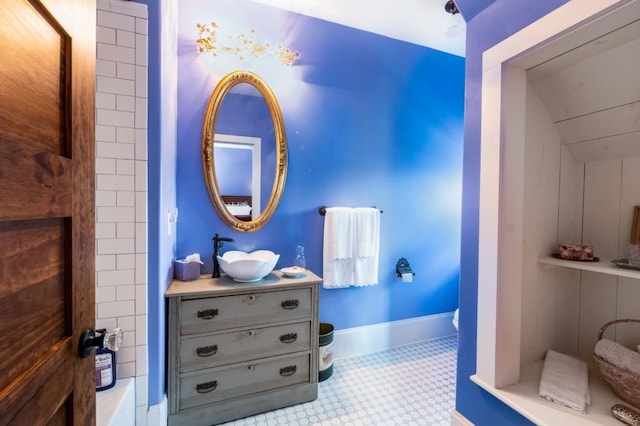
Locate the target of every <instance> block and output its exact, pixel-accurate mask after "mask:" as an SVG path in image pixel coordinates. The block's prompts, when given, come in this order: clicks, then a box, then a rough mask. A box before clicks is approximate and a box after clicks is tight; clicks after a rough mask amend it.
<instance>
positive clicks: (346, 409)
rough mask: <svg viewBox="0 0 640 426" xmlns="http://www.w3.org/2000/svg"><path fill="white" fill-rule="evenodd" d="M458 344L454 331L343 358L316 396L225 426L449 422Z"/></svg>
mask: <svg viewBox="0 0 640 426" xmlns="http://www.w3.org/2000/svg"><path fill="white" fill-rule="evenodd" d="M457 345H458V342H457V338H456V337H455V336H453V337H446V338H441V339H434V340H429V341H426V342H420V343H415V344H411V345H407V346H401V347H397V348H393V349H389V350H387V351H383V352H377V353H374V354H368V355H363V356H358V357H353V358H343V359H338V360H336V361H335V362H334V365H333V375H332V376H331V377H330V378H329V379H327V380H325V381H323V382H321V383H320V384H319V388H318V398H317V399H316V400H315V401H311V402H307V403H305V404H299V405H294V406H292V407H287V408H282V409H279V410H275V411H270V412H268V413H263V414H258V415H255V416H252V417H246V418H244V419H240V420H236V421H234V422H229V423H225V426H249V425H250V426H272V425H274V426H275V425H287V426H302V425H307V426H313V425H321V426H325V425H349V426H351V425H353V426H358V425H384V426H391V425H402V426H411V425H414V426H431V425H438V426H440V425H442V426H444V425H446V426H449V425H450V423H451V420H450V419H451V411H452V410H453V409H454V406H455V382H456V380H455V375H456V360H457V352H456V349H457Z"/></svg>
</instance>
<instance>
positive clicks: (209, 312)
mask: <svg viewBox="0 0 640 426" xmlns="http://www.w3.org/2000/svg"><path fill="white" fill-rule="evenodd" d="M217 315H218V310H217V309H205V310H202V311H198V318H202V319H206V320H210V319H213V318H214V317H216V316H217Z"/></svg>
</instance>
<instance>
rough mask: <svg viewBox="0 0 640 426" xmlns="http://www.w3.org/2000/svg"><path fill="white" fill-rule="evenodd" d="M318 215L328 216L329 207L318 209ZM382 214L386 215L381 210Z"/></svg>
mask: <svg viewBox="0 0 640 426" xmlns="http://www.w3.org/2000/svg"><path fill="white" fill-rule="evenodd" d="M371 207H372V208H374V209H375V208H377V207H376V206H371ZM318 213H320V216H324V215H326V214H327V206H321V207H320V208H319V209H318ZM380 213H384V212H383V211H382V210H380Z"/></svg>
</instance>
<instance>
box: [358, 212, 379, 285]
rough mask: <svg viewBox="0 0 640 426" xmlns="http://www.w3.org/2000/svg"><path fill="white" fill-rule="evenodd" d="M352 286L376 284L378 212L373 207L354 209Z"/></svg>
mask: <svg viewBox="0 0 640 426" xmlns="http://www.w3.org/2000/svg"><path fill="white" fill-rule="evenodd" d="M354 230H355V238H354V239H355V242H356V247H355V253H354V281H353V285H354V286H358V287H361V286H368V285H375V284H378V259H379V256H380V210H378V209H376V208H375V207H359V208H356V209H355V226H354Z"/></svg>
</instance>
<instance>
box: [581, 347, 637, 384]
mask: <svg viewBox="0 0 640 426" xmlns="http://www.w3.org/2000/svg"><path fill="white" fill-rule="evenodd" d="M593 352H594V353H595V354H596V355H597V356H599V357H600V358H602V359H604V360H606V361H608V362H610V363H611V364H613V365H615V366H617V367H619V368H621V369H623V370H626V371H628V372H630V373H633V374H636V375H638V376H640V353H638V352H635V351H632V350H631V349H629V348H626V347H624V346H622V345H621V344H619V343H616V342H614V341H612V340H609V339H600V340H599V341H598V343H596V346H595V348H594V350H593Z"/></svg>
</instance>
